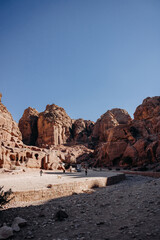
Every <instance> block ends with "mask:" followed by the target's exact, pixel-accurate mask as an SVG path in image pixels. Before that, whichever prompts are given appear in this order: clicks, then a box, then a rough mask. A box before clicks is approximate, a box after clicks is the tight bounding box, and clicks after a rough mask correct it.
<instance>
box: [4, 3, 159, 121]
mask: <svg viewBox="0 0 160 240" xmlns="http://www.w3.org/2000/svg"><path fill="white" fill-rule="evenodd" d="M0 92H2V94H3V97H2V102H3V104H4V105H5V106H6V107H7V108H8V110H9V111H10V112H11V114H12V116H13V118H14V120H16V121H17V122H18V120H19V119H20V117H21V116H22V114H23V111H24V109H26V108H27V107H29V106H30V107H33V108H36V109H37V110H38V111H39V112H41V111H44V109H45V106H46V105H47V104H52V103H55V104H57V105H59V106H61V107H63V108H64V109H65V110H66V112H67V113H68V115H69V116H70V117H71V118H73V119H76V118H84V119H90V120H93V121H96V120H97V118H99V117H100V115H102V114H103V113H105V112H106V111H107V110H109V109H112V108H115V107H118V108H123V109H126V110H127V111H128V112H129V114H130V115H131V116H132V114H133V113H134V111H135V109H136V107H137V106H138V105H139V104H141V103H142V100H143V99H144V98H146V97H148V96H150V97H152V96H159V95H160V1H159V0H0Z"/></svg>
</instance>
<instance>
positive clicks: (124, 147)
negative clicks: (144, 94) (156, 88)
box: [93, 97, 160, 166]
mask: <svg viewBox="0 0 160 240" xmlns="http://www.w3.org/2000/svg"><path fill="white" fill-rule="evenodd" d="M106 115H107V118H106V119H105V121H104V119H103V118H102V119H103V121H102V123H103V129H104V132H103V133H102V136H101V131H99V134H100V135H99V136H98V138H99V139H100V140H103V141H105V143H101V144H100V145H98V147H97V148H96V150H95V153H94V158H95V159H96V163H95V164H97V165H106V166H109V165H112V166H114V165H115V166H116V165H119V166H142V165H144V164H150V163H155V162H159V161H160V147H159V143H160V97H154V98H147V99H145V100H144V101H143V103H142V105H140V106H138V107H137V109H136V111H135V114H134V116H135V119H134V120H133V121H130V120H129V121H128V123H127V122H126V124H123V125H122V124H120V125H119V126H118V123H117V122H118V121H117V122H116V121H114V124H115V125H116V126H111V125H112V124H111V121H110V118H108V114H106ZM103 116H104V115H103ZM111 116H112V115H111ZM117 118H118V117H117ZM112 120H113V118H112ZM108 121H109V123H108ZM104 122H105V124H104ZM112 123H113V121H112ZM114 124H113V125H114ZM95 126H96V124H95ZM108 126H111V127H110V128H109V127H108ZM101 127H102V126H101ZM93 132H94V131H93Z"/></svg>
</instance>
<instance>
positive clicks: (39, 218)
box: [0, 175, 160, 240]
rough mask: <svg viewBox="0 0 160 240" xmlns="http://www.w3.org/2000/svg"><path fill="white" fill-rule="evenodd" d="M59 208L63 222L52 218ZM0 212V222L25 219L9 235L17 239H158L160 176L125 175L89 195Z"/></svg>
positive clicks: (159, 230) (159, 228) (73, 196)
mask: <svg viewBox="0 0 160 240" xmlns="http://www.w3.org/2000/svg"><path fill="white" fill-rule="evenodd" d="M34 204H39V205H34ZM59 209H63V210H64V211H65V212H66V213H67V214H68V218H66V219H65V220H64V221H56V220H55V214H56V212H57V211H58V210H59ZM0 214H1V216H0V223H1V224H2V223H4V222H6V223H7V224H8V225H10V224H11V222H12V221H13V219H14V217H16V216H20V217H22V218H25V219H26V220H27V222H28V224H27V226H26V227H24V228H22V229H21V231H20V232H18V233H15V234H14V237H13V238H11V239H17V240H21V239H37V240H38V239H39V240H45V239H49V240H51V239H52V240H64V239H68V240H73V239H77V240H78V239H79V240H80V239H84V240H88V239H93V240H101V239H103V240H107V239H110V240H117V239H121V240H129V239H138V240H152V239H153V240H154V239H156V240H159V239H160V227H159V222H160V179H153V178H149V177H142V176H133V175H127V178H126V180H125V181H123V182H120V183H119V184H116V185H111V186H107V187H105V188H101V189H100V188H97V189H94V190H93V191H92V193H91V192H90V194H87V193H86V194H78V195H72V196H69V197H63V198H59V199H54V200H51V201H48V202H45V203H42V202H39V203H32V205H28V206H26V207H21V208H12V209H8V210H5V211H2V212H1V213H0Z"/></svg>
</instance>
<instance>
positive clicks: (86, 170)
mask: <svg viewBox="0 0 160 240" xmlns="http://www.w3.org/2000/svg"><path fill="white" fill-rule="evenodd" d="M87 173H88V169H87V167H85V174H86V176H87Z"/></svg>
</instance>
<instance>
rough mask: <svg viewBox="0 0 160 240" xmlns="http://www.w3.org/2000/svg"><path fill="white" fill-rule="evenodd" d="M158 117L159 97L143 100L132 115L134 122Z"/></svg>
mask: <svg viewBox="0 0 160 240" xmlns="http://www.w3.org/2000/svg"><path fill="white" fill-rule="evenodd" d="M155 117H160V97H152V98H150V97H148V98H146V99H144V100H143V103H142V104H141V105H139V106H138V107H137V109H136V111H135V113H134V119H135V120H144V119H150V118H155Z"/></svg>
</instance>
